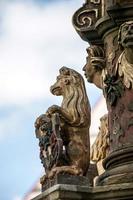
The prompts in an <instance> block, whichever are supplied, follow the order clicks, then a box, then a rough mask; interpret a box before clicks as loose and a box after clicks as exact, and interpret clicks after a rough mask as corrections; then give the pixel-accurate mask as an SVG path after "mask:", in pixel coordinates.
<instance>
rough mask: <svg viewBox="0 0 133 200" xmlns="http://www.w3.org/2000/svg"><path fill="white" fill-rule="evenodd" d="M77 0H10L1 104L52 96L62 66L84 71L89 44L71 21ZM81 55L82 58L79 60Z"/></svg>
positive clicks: (0, 60)
mask: <svg viewBox="0 0 133 200" xmlns="http://www.w3.org/2000/svg"><path fill="white" fill-rule="evenodd" d="M80 2H81V1H79V2H78V1H77V2H76V3H74V2H72V3H70V2H69V3H68V2H67V3H63V2H62V3H58V4H57V3H56V4H50V5H47V6H46V5H43V6H42V7H39V6H37V5H36V4H33V3H24V2H23V3H22V2H21V3H20V2H19V3H17V2H14V3H13V2H12V3H10V4H9V3H8V4H7V5H6V6H5V7H4V12H3V18H2V20H3V21H2V28H3V30H2V35H1V36H0V80H1V81H0V82H1V83H0V91H1V98H0V105H2V104H7V103H11V104H21V103H24V102H25V103H27V102H31V101H34V100H37V99H39V98H44V97H45V96H46V97H48V96H49V95H50V92H49V87H50V85H51V83H53V80H55V78H56V75H57V73H58V69H59V68H60V67H61V66H62V65H68V66H69V67H74V68H76V67H77V66H78V67H79V68H80V71H82V69H81V67H82V65H83V64H82V63H83V62H84V60H85V48H86V46H87V44H86V43H84V42H82V41H81V39H80V38H79V36H78V35H77V33H76V32H75V30H74V28H73V27H72V24H71V17H72V14H73V13H74V11H75V10H76V9H77V8H79V6H80V5H81V3H80ZM77 58H78V59H77Z"/></svg>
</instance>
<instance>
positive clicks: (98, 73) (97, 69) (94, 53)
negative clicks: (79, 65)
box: [83, 45, 105, 88]
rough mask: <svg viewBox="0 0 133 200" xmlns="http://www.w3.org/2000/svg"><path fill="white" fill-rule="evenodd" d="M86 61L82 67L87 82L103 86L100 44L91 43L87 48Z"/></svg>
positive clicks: (103, 66)
mask: <svg viewBox="0 0 133 200" xmlns="http://www.w3.org/2000/svg"><path fill="white" fill-rule="evenodd" d="M87 53H88V56H87V59H86V60H87V63H86V65H85V66H84V67H83V71H85V77H86V79H87V81H88V82H90V83H94V84H95V85H96V86H97V87H98V88H102V87H103V79H104V74H105V70H104V68H105V57H104V50H103V47H101V46H96V45H92V46H90V47H89V48H88V49H87Z"/></svg>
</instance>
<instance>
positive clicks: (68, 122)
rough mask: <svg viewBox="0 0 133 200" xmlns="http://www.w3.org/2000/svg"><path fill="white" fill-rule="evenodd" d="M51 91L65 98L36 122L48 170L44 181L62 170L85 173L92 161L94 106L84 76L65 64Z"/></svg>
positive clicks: (43, 158)
mask: <svg viewBox="0 0 133 200" xmlns="http://www.w3.org/2000/svg"><path fill="white" fill-rule="evenodd" d="M50 90H51V93H52V94H53V95H57V96H63V101H62V104H61V106H58V105H53V106H51V107H49V108H48V110H47V112H46V113H45V114H43V115H41V116H39V117H38V118H37V120H36V122H35V128H36V137H37V138H39V145H40V158H41V161H42V163H43V166H44V168H45V171H46V175H45V176H44V177H42V180H41V183H42V184H43V183H44V181H45V180H46V179H52V178H54V177H55V175H57V174H59V173H67V174H71V175H80V176H85V175H86V173H87V170H88V168H89V164H90V137H89V128H90V121H91V109H90V103H89V100H88V97H87V94H86V90H85V84H84V80H83V77H82V76H81V75H80V74H79V73H78V72H76V71H75V70H73V69H70V68H67V67H62V68H61V69H60V70H59V75H58V76H57V81H56V83H55V84H54V85H52V86H51V88H50Z"/></svg>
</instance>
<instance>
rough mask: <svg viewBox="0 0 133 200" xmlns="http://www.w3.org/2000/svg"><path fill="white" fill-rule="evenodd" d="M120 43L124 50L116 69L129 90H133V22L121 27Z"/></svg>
mask: <svg viewBox="0 0 133 200" xmlns="http://www.w3.org/2000/svg"><path fill="white" fill-rule="evenodd" d="M118 42H119V45H120V47H121V49H122V50H123V51H122V53H121V55H120V57H119V59H118V62H117V64H116V68H115V74H116V75H117V74H118V75H119V76H120V77H122V80H123V84H124V85H125V86H126V87H127V88H133V73H132V71H133V21H129V22H125V23H124V24H122V25H121V27H120V30H119V35H118Z"/></svg>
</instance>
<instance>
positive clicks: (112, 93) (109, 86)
mask: <svg viewBox="0 0 133 200" xmlns="http://www.w3.org/2000/svg"><path fill="white" fill-rule="evenodd" d="M123 91H124V87H123V84H122V81H121V80H119V79H117V77H116V76H113V75H110V74H107V75H106V76H105V79H104V94H105V96H106V99H107V101H108V102H109V103H110V105H111V106H114V105H115V104H116V103H117V100H118V99H119V98H120V97H121V96H122V94H123Z"/></svg>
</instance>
